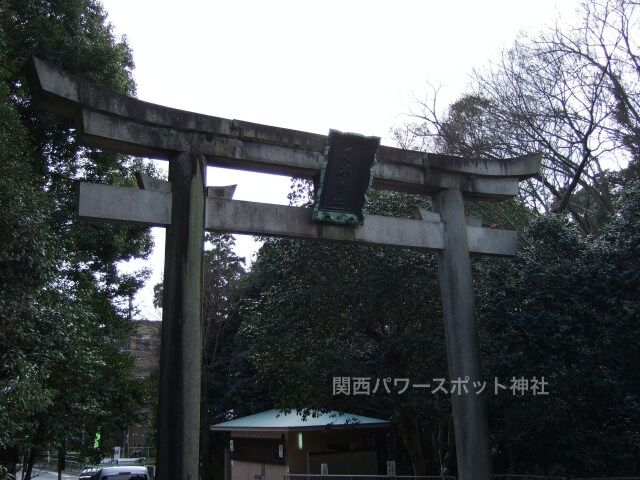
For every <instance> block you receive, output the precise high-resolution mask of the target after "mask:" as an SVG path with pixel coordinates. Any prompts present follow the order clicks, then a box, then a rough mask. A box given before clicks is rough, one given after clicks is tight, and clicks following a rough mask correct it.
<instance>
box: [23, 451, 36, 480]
mask: <svg viewBox="0 0 640 480" xmlns="http://www.w3.org/2000/svg"><path fill="white" fill-rule="evenodd" d="M37 456H38V452H37V450H36V449H35V448H31V449H29V454H28V456H27V462H26V463H27V464H26V465H25V471H24V476H23V478H24V480H31V475H33V464H34V463H35V462H36V457H37Z"/></svg>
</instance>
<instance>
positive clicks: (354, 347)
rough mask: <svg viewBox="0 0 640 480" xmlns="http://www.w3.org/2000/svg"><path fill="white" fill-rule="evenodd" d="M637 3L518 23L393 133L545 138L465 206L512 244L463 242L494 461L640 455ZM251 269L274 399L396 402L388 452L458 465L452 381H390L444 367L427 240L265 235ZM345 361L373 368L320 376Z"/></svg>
mask: <svg viewBox="0 0 640 480" xmlns="http://www.w3.org/2000/svg"><path fill="white" fill-rule="evenodd" d="M638 13H639V12H638V9H637V5H636V3H635V2H629V1H626V0H608V1H602V2H600V1H589V2H586V3H585V5H584V10H583V14H584V16H583V18H582V22H583V23H581V24H579V25H576V26H573V27H566V26H565V27H559V26H558V27H556V28H555V29H554V30H552V31H550V32H548V33H544V34H542V35H541V36H539V37H530V38H521V39H520V40H519V41H518V42H517V43H516V45H515V46H514V48H513V49H511V50H509V51H506V52H505V53H504V55H503V58H502V62H500V63H499V64H496V65H494V66H493V67H492V68H491V69H488V70H487V71H486V72H484V73H483V74H477V75H476V77H475V83H474V85H473V87H474V88H473V91H471V92H469V94H468V95H465V96H463V98H461V99H460V100H459V101H458V102H455V103H454V104H453V105H451V106H450V108H449V110H448V111H447V112H446V114H445V115H444V117H440V116H439V115H437V112H436V111H435V110H430V109H428V108H427V109H426V110H424V111H423V113H422V115H421V120H422V123H417V124H414V125H409V126H408V127H407V129H406V130H404V131H398V132H397V133H398V135H397V138H398V140H400V141H401V142H400V143H401V144H402V145H404V146H406V147H407V148H423V147H429V148H433V149H435V150H436V151H440V152H445V153H450V154H457V155H463V156H470V157H477V156H488V157H498V158H500V157H504V156H515V155H520V154H525V153H534V152H542V154H543V158H544V164H543V171H542V175H541V176H540V177H537V178H535V179H532V180H530V181H528V182H526V183H525V184H524V188H523V190H522V195H521V196H520V198H518V199H516V200H514V201H512V202H504V203H501V204H493V205H484V204H483V205H475V204H470V205H467V209H468V211H467V213H468V214H477V213H482V214H483V215H484V224H485V226H496V227H499V228H511V229H515V230H517V231H518V233H519V234H520V238H521V245H522V251H521V252H520V253H519V254H518V255H517V256H516V257H515V258H513V259H487V258H475V259H473V269H474V287H475V292H476V309H477V312H478V322H479V328H480V336H481V350H482V359H483V371H484V373H485V378H486V380H487V386H486V393H487V398H488V406H489V416H490V418H489V423H490V434H491V447H492V452H493V461H494V467H495V471H496V472H498V473H501V472H504V473H507V472H508V473H515V474H524V473H531V474H556V475H567V476H581V475H582V476H601V475H610V476H612V475H633V474H636V475H637V474H639V473H640V470H638V469H639V468H640V465H639V464H638V458H639V455H640V451H639V449H638V445H639V439H640V429H639V428H638V425H639V424H640V422H639V421H638V420H639V419H640V387H639V386H638V385H640V378H639V374H638V372H639V371H640V368H638V367H640V349H639V347H638V346H639V345H640V328H639V325H640V323H639V320H640V318H639V316H640V304H639V298H640V277H639V274H638V271H639V267H640V265H639V263H640V256H639V254H640V237H639V234H640V228H639V227H640V223H639V221H640V217H639V215H640V203H639V202H640V194H639V191H638V180H637V178H638V161H639V159H638V156H637V152H638V142H637V140H638V138H639V137H638V135H637V132H638V120H639V119H640V117H638V115H637V112H638V111H640V110H639V108H638V106H639V105H640V104H639V103H638V99H639V98H640V97H639V95H640V90H638V85H639V83H638V81H639V79H640V77H638V74H637V72H638V70H637V65H638V61H637V59H638V55H637V51H636V47H637V38H636V37H637V33H636V32H637V25H638V23H637V22H638ZM634 27H635V29H634ZM563 28H565V29H563ZM634 65H635V66H636V68H635V69H634ZM426 105H432V104H431V102H425V103H424V104H423V106H426ZM614 162H617V163H614ZM614 164H617V165H618V169H617V170H613V169H611V166H612V165H614ZM620 166H624V167H625V168H623V169H620V168H619V167H620ZM307 187H308V183H305V182H296V183H295V185H294V190H293V192H292V194H291V199H292V200H293V201H294V203H296V201H298V203H300V202H299V201H300V200H302V202H301V203H305V204H309V203H311V202H312V200H311V198H312V195H310V194H309V192H308V191H306V190H305V189H306V188H307ZM372 200H373V202H372V203H371V204H370V205H369V213H376V214H389V215H399V216H407V215H410V213H409V212H410V208H411V207H412V206H414V205H415V204H416V203H422V202H423V201H422V200H417V199H416V198H413V197H410V196H403V195H397V194H393V193H389V192H381V193H380V192H376V195H373V199H372ZM247 281H248V286H249V289H248V290H247V292H246V293H245V294H244V297H245V299H244V304H243V310H242V312H241V313H242V316H243V319H244V323H243V325H242V329H241V330H240V332H239V335H238V338H242V339H248V341H249V345H247V348H248V354H249V357H248V358H249V360H250V362H251V365H252V366H253V368H255V369H256V371H257V373H258V379H259V380H261V381H263V382H266V383H267V384H268V385H269V387H270V389H271V391H272V392H273V395H274V403H275V405H276V406H278V407H280V408H284V409H301V410H303V411H305V412H306V413H309V414H312V412H313V411H315V410H327V409H338V410H344V411H349V412H354V413H361V414H365V415H366V414H368V415H373V416H379V417H385V418H390V419H392V420H393V421H394V425H395V426H396V427H397V428H398V432H399V436H400V437H402V439H403V446H402V447H399V446H398V445H396V447H398V448H397V450H394V452H395V455H397V456H396V458H397V459H398V460H399V461H400V464H399V471H401V472H402V471H407V472H408V473H411V470H412V468H413V472H415V473H423V472H426V473H428V474H439V473H441V472H443V471H447V470H449V471H452V472H455V460H454V455H455V452H454V450H453V449H452V443H453V439H452V437H451V431H450V428H449V423H450V422H449V420H450V418H451V417H450V406H449V402H448V398H447V396H446V395H437V394H432V393H431V392H430V391H426V392H425V391H417V390H413V389H410V390H408V391H406V392H405V393H403V395H398V394H397V393H396V394H395V395H394V393H395V392H394V390H393V388H392V389H391V390H392V393H390V394H388V393H387V392H386V391H385V389H384V387H383V383H382V380H384V379H387V378H390V379H391V380H392V382H393V379H396V378H409V379H410V380H411V382H413V383H419V382H421V381H425V382H429V381H430V380H432V379H434V378H440V377H447V378H448V376H447V374H446V361H445V358H444V356H445V354H444V342H443V338H442V337H443V331H442V330H443V327H442V321H441V318H440V317H441V314H440V310H439V308H440V307H439V299H438V295H437V292H438V286H437V269H436V268H435V263H434V259H433V257H432V256H430V255H426V254H417V253H415V252H408V251H404V252H403V251H397V250H391V249H382V248H370V247H366V248H355V247H344V246H337V245H326V244H308V243H302V242H297V241H290V240H272V241H268V242H267V243H266V244H265V245H264V246H263V248H262V249H261V251H260V253H259V256H258V259H257V261H256V263H255V264H254V266H253V268H252V270H251V272H250V273H249V275H248V280H247ZM340 377H347V378H350V379H352V380H353V379H354V378H366V379H370V388H371V391H372V390H373V389H374V386H375V385H376V382H377V381H378V380H379V381H380V382H379V383H378V384H377V391H376V393H375V394H373V393H371V394H362V395H350V396H347V395H340V394H335V391H334V390H333V388H332V387H333V381H334V379H335V378H340ZM543 377H544V380H543ZM519 379H522V380H523V382H524V383H521V384H520V386H521V387H522V388H523V390H522V391H512V390H511V387H512V386H515V385H517V384H516V383H512V382H514V381H517V380H519ZM534 379H535V381H537V382H544V383H542V384H541V383H537V384H536V383H535V381H534ZM495 382H498V383H499V384H500V385H502V386H504V387H506V388H504V389H502V387H498V391H497V392H496V391H495V388H496V384H495ZM352 386H353V384H352ZM540 388H543V390H542V391H541V390H540ZM514 393H515V394H514ZM408 419H410V420H411V422H407V420H408ZM410 423H414V425H413V426H410ZM409 458H410V459H411V460H410V461H409Z"/></svg>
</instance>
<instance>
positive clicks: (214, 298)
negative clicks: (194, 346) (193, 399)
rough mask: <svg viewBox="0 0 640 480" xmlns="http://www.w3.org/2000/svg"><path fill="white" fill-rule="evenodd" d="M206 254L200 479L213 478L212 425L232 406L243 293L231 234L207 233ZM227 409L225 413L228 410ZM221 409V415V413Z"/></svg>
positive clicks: (241, 266) (241, 271)
mask: <svg viewBox="0 0 640 480" xmlns="http://www.w3.org/2000/svg"><path fill="white" fill-rule="evenodd" d="M206 240H207V246H208V248H207V249H206V251H205V254H204V291H203V348H202V355H203V358H202V390H201V409H200V416H201V429H200V431H201V438H200V458H201V471H200V476H201V478H210V475H209V468H210V464H211V462H210V450H211V449H210V447H209V445H210V443H209V435H210V432H209V426H210V425H211V424H212V423H217V422H220V421H222V420H223V419H224V417H225V414H227V413H228V411H229V410H231V409H232V408H233V407H231V406H230V405H229V404H228V403H227V402H226V401H225V399H226V397H227V392H226V391H225V390H226V389H228V388H229V387H230V386H231V385H230V384H231V383H232V378H229V377H228V376H227V375H228V373H229V371H228V369H227V364H228V363H229V361H230V356H232V354H233V351H232V350H230V345H231V344H232V343H233V340H232V336H233V334H234V333H235V330H237V323H238V322H237V320H236V318H235V316H234V312H235V310H236V309H237V304H238V299H239V296H240V291H241V290H240V281H241V279H242V275H243V274H244V273H245V271H244V258H240V257H238V256H237V255H236V254H235V253H234V252H233V247H234V244H235V240H234V238H233V236H231V235H223V234H209V233H207V235H206ZM225 410H226V412H225ZM221 412H223V413H222V415H221Z"/></svg>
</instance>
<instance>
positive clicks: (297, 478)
mask: <svg viewBox="0 0 640 480" xmlns="http://www.w3.org/2000/svg"><path fill="white" fill-rule="evenodd" d="M429 479H439V480H458V477H455V476H451V475H449V476H447V475H435V476H417V477H416V476H413V475H393V476H387V475H322V474H285V475H284V480H429ZM493 479H494V480H640V477H593V478H591V477H589V478H587V477H558V476H545V475H511V474H497V475H494V476H493Z"/></svg>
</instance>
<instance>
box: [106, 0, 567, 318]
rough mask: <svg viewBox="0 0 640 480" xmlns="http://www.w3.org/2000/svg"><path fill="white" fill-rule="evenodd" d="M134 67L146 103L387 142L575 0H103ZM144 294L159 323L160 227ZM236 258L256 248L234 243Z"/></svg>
mask: <svg viewBox="0 0 640 480" xmlns="http://www.w3.org/2000/svg"><path fill="white" fill-rule="evenodd" d="M102 4H103V6H104V8H105V10H106V12H107V13H108V21H109V22H110V23H111V24H112V25H113V27H114V33H115V34H116V35H117V36H121V35H126V37H127V42H128V43H129V45H130V47H131V48H132V50H133V56H134V61H135V64H136V67H135V70H134V78H135V80H136V83H137V86H138V89H137V91H138V95H137V96H138V98H140V99H142V100H146V101H149V102H153V103H158V104H162V105H166V106H170V107H174V108H180V109H184V110H190V111H195V112H199V113H205V114H208V115H214V116H218V117H224V118H235V119H239V120H245V121H249V122H256V123H263V124H267V125H274V126H278V127H286V128H292V129H296V130H303V131H309V132H314V133H320V134H325V135H326V134H327V133H328V132H329V129H330V128H334V129H338V130H343V131H349V132H354V133H360V134H363V135H368V136H369V135H375V136H379V137H382V143H383V144H386V145H393V144H392V141H391V137H390V135H389V132H390V130H391V129H392V128H393V127H394V126H400V125H402V124H403V123H404V122H405V121H406V120H407V117H406V115H407V114H408V113H409V112H410V111H411V110H412V109H413V108H414V104H415V101H416V99H424V98H425V95H426V92H427V91H428V90H429V85H434V86H436V87H440V93H439V97H440V98H441V100H442V104H441V107H442V108H445V107H446V105H447V104H448V103H450V102H451V101H454V100H455V99H456V98H457V97H458V96H459V95H460V94H461V93H462V92H463V90H464V88H465V86H466V84H467V82H468V78H469V74H470V73H471V71H472V69H473V68H480V69H481V68H483V67H484V66H486V65H487V64H488V62H489V61H490V60H491V59H495V58H496V57H497V55H498V54H499V53H500V51H501V50H502V49H506V48H509V46H511V45H512V43H513V41H514V40H515V39H516V37H517V35H518V34H519V33H521V32H531V33H535V32H537V31H540V30H541V29H542V28H543V27H544V26H545V25H550V24H553V23H554V22H555V21H556V20H558V19H560V18H561V19H562V20H567V19H569V18H570V17H571V15H572V13H573V11H574V9H575V8H576V6H577V4H578V2H577V0H526V1H525V0H475V1H474V0H422V1H419V0H393V1H391V0H387V1H378V0H362V1H357V0H340V1H333V0H290V1H281V0H277V1H269V0H262V1H260V0H227V1H217V0H182V1H180V2H178V1H175V0H102ZM207 178H208V184H209V185H228V184H232V183H237V184H238V188H237V190H236V195H235V197H234V198H236V199H240V200H253V201H261V202H268V203H286V195H287V193H288V188H289V180H288V179H286V178H283V177H276V178H275V179H264V177H258V179H256V177H255V176H253V175H251V174H244V173H242V172H231V171H221V170H218V169H215V170H214V169H209V171H208V173H207ZM154 230H155V235H154V236H155V238H156V253H155V254H154V255H153V257H152V259H151V261H150V266H152V267H153V270H154V274H153V276H152V279H151V280H150V281H149V285H148V286H147V288H145V290H144V292H143V293H142V294H141V295H139V297H138V305H137V306H138V308H139V309H140V315H139V316H141V317H143V318H150V319H159V318H160V315H161V313H160V312H159V311H155V310H154V309H153V307H152V305H151V300H150V299H151V293H150V292H151V291H152V287H153V285H154V284H155V283H157V282H158V281H160V278H161V277H160V276H161V271H162V263H163V256H164V238H163V237H164V234H163V232H162V231H161V230H160V229H154ZM237 244H238V253H239V254H241V255H243V256H251V255H252V253H253V251H254V250H255V246H254V244H253V242H251V241H250V239H249V238H248V237H245V238H238V241H237Z"/></svg>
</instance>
